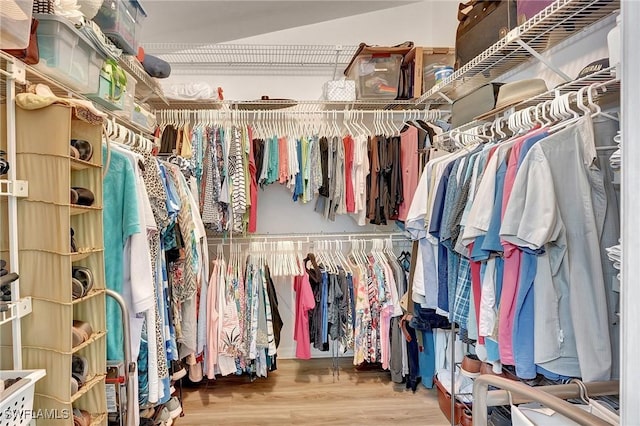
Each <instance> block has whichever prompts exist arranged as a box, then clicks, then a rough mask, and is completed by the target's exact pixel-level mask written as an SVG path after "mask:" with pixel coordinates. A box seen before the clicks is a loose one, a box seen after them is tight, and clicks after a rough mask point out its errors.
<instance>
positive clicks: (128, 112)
mask: <svg viewBox="0 0 640 426" xmlns="http://www.w3.org/2000/svg"><path fill="white" fill-rule="evenodd" d="M124 73H125V74H126V75H127V90H126V91H125V92H124V95H123V96H124V105H123V108H122V111H114V114H116V115H117V116H119V117H123V118H126V119H127V120H131V118H132V116H133V109H134V104H135V101H136V79H135V78H134V77H133V76H132V75H131V74H129V73H128V72H126V71H125V72H124Z"/></svg>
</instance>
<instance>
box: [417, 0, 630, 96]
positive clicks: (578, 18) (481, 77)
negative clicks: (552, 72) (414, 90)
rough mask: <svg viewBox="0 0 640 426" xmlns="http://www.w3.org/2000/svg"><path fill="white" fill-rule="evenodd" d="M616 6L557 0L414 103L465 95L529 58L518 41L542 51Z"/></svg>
mask: <svg viewBox="0 0 640 426" xmlns="http://www.w3.org/2000/svg"><path fill="white" fill-rule="evenodd" d="M619 8H620V1H619V0H557V1H555V2H554V3H552V4H551V5H549V6H548V7H547V8H545V9H544V10H542V11H541V12H540V13H538V14H537V15H536V16H534V17H533V18H531V19H530V20H528V21H527V22H525V23H524V24H522V25H520V26H519V27H517V28H515V29H513V30H512V31H511V32H509V33H508V34H507V36H506V37H504V38H503V39H501V40H499V41H498V42H497V43H495V44H494V45H493V46H491V47H489V48H488V49H487V50H485V51H484V52H483V53H481V54H480V55H478V56H477V57H476V58H474V59H472V60H471V61H470V62H469V63H467V64H465V65H464V66H463V67H462V68H460V69H459V70H457V71H456V72H454V73H453V74H452V75H451V76H450V77H448V78H447V79H445V80H444V81H443V82H441V83H440V84H437V85H435V86H434V87H433V88H432V89H431V90H429V91H428V92H426V93H425V94H424V95H422V96H421V97H420V98H419V99H418V101H417V103H419V104H421V103H425V102H428V101H431V102H436V103H447V102H448V101H449V100H450V99H453V100H455V99H457V98H459V97H461V96H464V95H465V94H467V93H469V92H470V91H472V90H473V89H475V88H477V87H479V86H481V85H482V84H485V83H488V82H490V81H494V80H495V79H497V78H499V77H500V76H502V75H504V74H505V73H506V72H508V71H511V70H512V69H514V68H515V67H516V66H518V65H520V64H522V63H524V62H525V61H527V60H529V59H530V58H532V57H533V55H532V54H531V53H529V52H528V51H527V50H526V49H525V48H524V47H523V46H522V45H521V44H520V43H519V41H522V42H524V43H525V44H526V45H528V46H529V47H530V48H532V49H533V50H535V51H536V52H538V53H542V52H545V51H547V50H549V49H551V48H552V47H554V46H556V45H558V44H559V43H561V42H562V41H564V40H566V39H567V38H569V37H571V36H573V35H574V34H578V33H579V32H581V31H582V30H584V29H585V28H587V27H589V26H591V25H592V24H595V23H597V22H599V21H601V20H602V19H604V18H606V17H608V16H609V15H611V14H612V13H614V12H615V11H616V10H618V9H619Z"/></svg>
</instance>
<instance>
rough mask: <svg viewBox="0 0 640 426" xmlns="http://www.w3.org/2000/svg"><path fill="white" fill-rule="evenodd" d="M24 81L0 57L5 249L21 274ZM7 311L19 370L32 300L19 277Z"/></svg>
mask: <svg viewBox="0 0 640 426" xmlns="http://www.w3.org/2000/svg"><path fill="white" fill-rule="evenodd" d="M23 80H24V67H23V66H22V65H21V63H20V61H17V60H12V59H11V58H10V57H0V83H2V82H4V83H5V84H4V85H2V84H0V87H2V93H0V95H1V97H2V98H3V99H4V100H5V102H4V104H5V108H4V109H5V114H6V129H4V131H5V132H6V144H7V146H6V152H7V161H8V162H9V166H10V168H9V172H8V176H7V177H8V179H6V180H3V181H2V184H1V185H0V189H1V190H2V193H1V194H0V195H2V196H6V197H7V208H8V213H7V218H8V223H7V227H8V229H7V231H8V233H9V234H8V237H9V238H8V243H9V245H8V251H9V262H7V263H8V265H10V267H11V271H12V272H15V273H17V274H18V275H19V274H20V265H19V261H18V197H24V196H26V195H27V193H28V184H27V182H25V181H18V180H17V177H16V125H15V122H16V121H15V118H16V111H15V102H14V100H15V94H16V81H18V82H20V81H23ZM7 308H8V309H7V311H5V312H3V314H2V316H1V317H0V325H3V324H5V323H9V322H11V337H12V350H13V369H14V370H21V369H22V330H21V326H20V318H22V317H23V316H25V315H28V314H29V313H31V300H30V299H29V298H24V299H21V298H20V279H18V280H16V281H14V282H13V283H11V302H10V303H9V304H8V306H7Z"/></svg>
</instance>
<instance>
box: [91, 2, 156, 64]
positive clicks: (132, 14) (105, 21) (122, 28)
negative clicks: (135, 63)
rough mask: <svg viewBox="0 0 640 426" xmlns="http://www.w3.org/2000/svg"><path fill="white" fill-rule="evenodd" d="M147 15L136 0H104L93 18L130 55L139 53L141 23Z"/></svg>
mask: <svg viewBox="0 0 640 426" xmlns="http://www.w3.org/2000/svg"><path fill="white" fill-rule="evenodd" d="M146 17H147V14H146V12H145V11H144V9H143V8H142V6H141V5H140V3H139V2H137V1H136V0H104V2H103V3H102V7H100V10H99V11H98V14H97V15H96V16H95V17H94V18H93V20H94V21H95V23H96V24H98V26H99V27H100V29H101V30H102V32H103V33H104V34H105V35H106V36H107V37H109V39H111V41H112V42H113V43H114V44H115V45H116V46H118V47H119V48H120V49H122V50H123V51H124V52H125V53H128V54H129V55H137V54H138V38H139V36H140V31H141V24H142V21H143V20H144V18H146Z"/></svg>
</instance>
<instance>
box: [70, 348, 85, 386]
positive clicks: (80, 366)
mask: <svg viewBox="0 0 640 426" xmlns="http://www.w3.org/2000/svg"><path fill="white" fill-rule="evenodd" d="M88 374H89V361H88V360H87V359H86V358H85V357H83V356H80V355H73V357H72V358H71V377H73V378H74V379H75V380H76V381H77V382H78V388H81V387H82V385H84V384H85V383H86V381H87V375H88Z"/></svg>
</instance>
